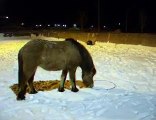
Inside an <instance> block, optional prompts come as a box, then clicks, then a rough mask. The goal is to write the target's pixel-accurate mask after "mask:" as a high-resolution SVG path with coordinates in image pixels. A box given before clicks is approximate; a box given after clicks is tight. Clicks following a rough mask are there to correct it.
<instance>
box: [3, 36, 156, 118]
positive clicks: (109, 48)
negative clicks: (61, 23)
mask: <svg viewBox="0 0 156 120" xmlns="http://www.w3.org/2000/svg"><path fill="white" fill-rule="evenodd" d="M29 40H30V39H27V38H23V39H20V40H19V39H18V38H15V37H11V38H7V39H6V38H4V37H3V36H0V91H1V92H0V120H21V119H22V120H156V48H155V47H147V46H140V45H126V44H125V45H124V44H113V43H101V42H96V44H95V45H94V46H87V45H86V44H85V43H83V42H81V43H82V44H83V45H84V46H85V47H86V48H87V49H88V50H89V52H90V53H91V55H92V57H93V61H94V64H95V67H96V70H97V74H96V75H95V77H94V80H95V87H94V88H92V89H91V88H82V89H80V90H79V92H78V93H73V92H71V91H69V90H65V92H63V93H60V92H58V91H57V89H56V90H52V91H45V92H41V91H40V92H38V94H35V95H32V94H26V100H24V101H17V100H16V96H15V94H14V93H13V92H12V90H11V89H10V88H9V87H10V86H11V85H13V84H15V83H17V81H18V80H17V72H18V67H17V66H18V65H17V53H18V50H19V49H20V48H21V47H22V46H23V45H24V44H25V43H27V42H28V41H29ZM49 40H58V39H56V38H49ZM60 74H61V71H57V72H56V71H52V72H48V71H45V70H43V69H42V68H38V69H37V72H36V74H35V80H36V81H37V80H56V79H59V78H60ZM76 77H77V79H81V69H80V68H78V69H77V72H76ZM67 79H69V77H68V78H67Z"/></svg>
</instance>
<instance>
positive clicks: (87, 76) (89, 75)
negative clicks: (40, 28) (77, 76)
mask: <svg viewBox="0 0 156 120" xmlns="http://www.w3.org/2000/svg"><path fill="white" fill-rule="evenodd" d="M95 74H96V69H95V68H92V69H91V71H89V72H85V71H83V72H82V80H83V83H84V85H85V86H86V87H90V88H92V87H93V86H94V81H93V76H94V75H95Z"/></svg>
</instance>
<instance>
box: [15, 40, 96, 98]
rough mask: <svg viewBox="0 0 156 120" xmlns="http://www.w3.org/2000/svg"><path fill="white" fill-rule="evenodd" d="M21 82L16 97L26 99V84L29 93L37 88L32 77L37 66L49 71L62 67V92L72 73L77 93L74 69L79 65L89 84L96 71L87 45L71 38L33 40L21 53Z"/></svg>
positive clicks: (72, 89)
mask: <svg viewBox="0 0 156 120" xmlns="http://www.w3.org/2000/svg"><path fill="white" fill-rule="evenodd" d="M18 64H19V70H18V79H19V80H18V82H19V83H18V85H19V93H18V95H17V100H24V99H25V93H26V88H27V84H28V86H29V88H30V93H31V94H35V93H37V91H36V90H35V88H34V86H33V79H34V75H35V72H36V69H37V66H40V67H42V68H43V69H45V70H48V71H57V70H62V75H61V81H60V86H59V88H58V91H59V92H63V91H64V83H65V80H66V76H67V73H68V72H69V76H70V82H71V86H72V88H71V91H73V92H77V91H78V88H77V87H76V83H75V72H76V69H77V67H78V66H80V67H81V69H82V80H83V83H84V84H85V85H86V87H90V88H92V87H93V85H94V82H93V76H94V75H95V73H96V70H95V67H94V64H93V60H92V58H91V55H90V54H89V52H88V51H87V50H86V48H85V47H84V46H83V45H81V44H80V43H78V42H77V41H75V40H74V39H72V38H68V39H66V40H65V41H47V40H32V41H30V42H28V43H27V44H25V45H24V46H23V47H22V48H21V49H20V51H19V54H18Z"/></svg>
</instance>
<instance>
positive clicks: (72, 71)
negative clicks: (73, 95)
mask: <svg viewBox="0 0 156 120" xmlns="http://www.w3.org/2000/svg"><path fill="white" fill-rule="evenodd" d="M75 72H76V68H75V69H71V70H70V71H69V76H70V83H71V85H72V89H71V91H73V92H78V91H79V89H78V88H77V87H76V82H75Z"/></svg>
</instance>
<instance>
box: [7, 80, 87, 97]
mask: <svg viewBox="0 0 156 120" xmlns="http://www.w3.org/2000/svg"><path fill="white" fill-rule="evenodd" d="M33 84H34V87H35V89H36V90H37V91H50V90H53V89H57V88H58V87H59V84H60V81H59V80H48V81H34V82H33ZM76 85H77V86H79V87H80V88H84V87H85V85H84V84H83V82H82V81H80V80H77V81H76ZM64 87H65V88H66V89H69V90H70V89H71V88H70V81H69V80H66V82H65V85H64ZM10 88H11V89H12V91H13V92H14V93H15V94H16V95H17V93H18V84H14V85H12V86H10ZM27 93H29V88H28V87H27Z"/></svg>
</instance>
